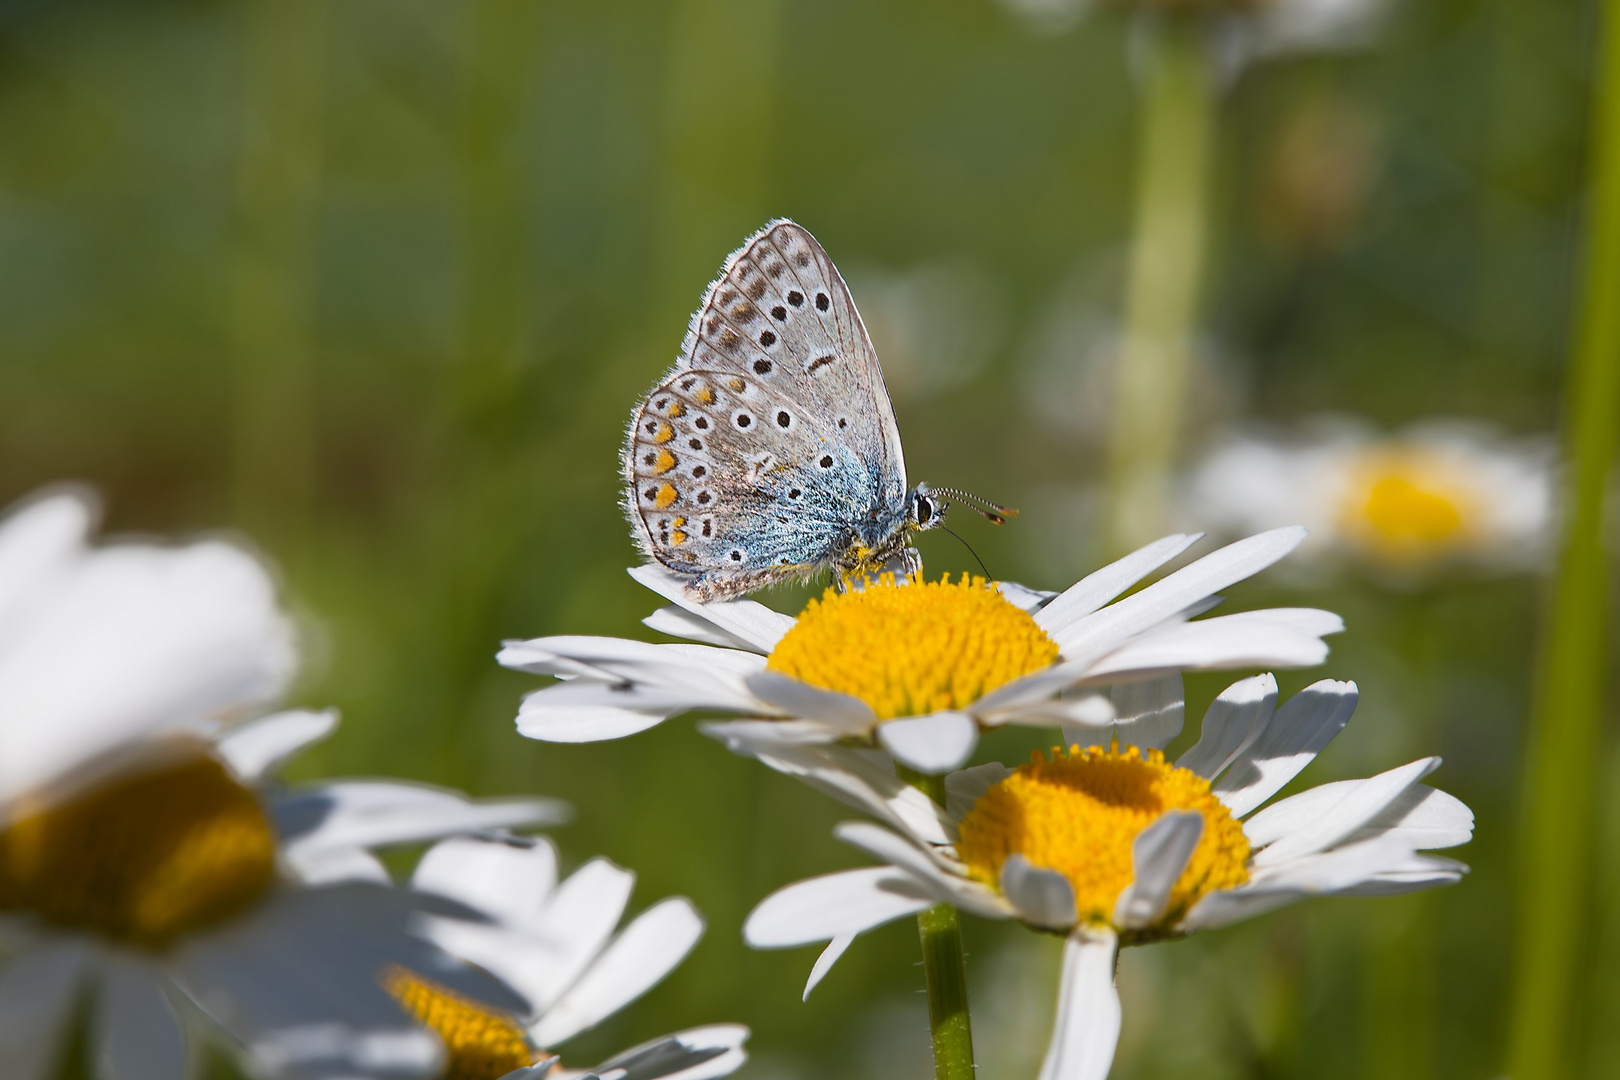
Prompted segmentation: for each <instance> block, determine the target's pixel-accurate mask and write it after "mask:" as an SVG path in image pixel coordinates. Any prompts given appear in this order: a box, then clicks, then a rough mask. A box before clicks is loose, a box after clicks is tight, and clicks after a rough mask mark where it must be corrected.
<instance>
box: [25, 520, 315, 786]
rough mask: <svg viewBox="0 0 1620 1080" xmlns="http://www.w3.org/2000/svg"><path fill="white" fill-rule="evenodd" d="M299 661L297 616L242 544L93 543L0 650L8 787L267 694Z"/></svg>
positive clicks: (41, 779)
mask: <svg viewBox="0 0 1620 1080" xmlns="http://www.w3.org/2000/svg"><path fill="white" fill-rule="evenodd" d="M294 661H295V650H294V647H293V631H292V626H291V624H290V623H289V622H288V620H287V619H286V618H285V617H284V616H283V615H282V613H281V612H280V610H279V609H278V608H277V606H276V598H275V592H274V589H273V586H272V582H271V579H270V575H269V574H268V573H267V572H266V571H265V569H264V567H263V566H261V565H260V564H259V562H258V560H257V559H255V558H254V557H253V556H251V555H249V554H248V553H247V552H244V551H242V550H240V549H238V548H235V547H232V546H230V545H228V544H223V543H217V542H210V543H201V544H193V545H190V546H188V547H183V548H158V547H152V546H147V545H133V544H131V545H127V546H121V547H108V548H102V549H100V550H97V551H93V552H91V553H89V554H88V555H86V556H85V557H84V558H83V559H81V560H80V561H79V563H78V565H77V567H76V569H75V570H74V571H73V572H72V573H71V574H70V575H68V579H67V580H66V581H65V582H63V584H62V587H61V588H60V589H57V590H55V591H54V592H53V595H52V597H51V601H50V604H49V606H48V609H47V610H41V611H40V612H39V613H38V615H37V617H36V618H33V619H31V620H29V626H28V628H27V633H26V634H25V635H23V636H22V637H20V638H18V639H17V640H15V641H14V642H12V644H11V647H9V648H8V649H6V650H5V652H4V653H3V654H0V800H5V799H9V798H11V797H14V796H16V795H18V794H20V793H22V792H24V791H28V790H31V789H35V788H37V787H38V786H39V785H42V784H45V783H47V782H48V781H50V780H52V779H53V778H56V777H58V776H60V775H61V774H63V773H64V772H65V771H67V770H69V769H71V768H73V767H74V766H76V765H78V764H80V763H82V762H85V761H88V760H90V759H92V758H94V757H96V756H97V755H100V754H103V753H105V752H107V751H111V750H114V749H116V748H117V747H120V746H122V745H125V744H127V743H129V742H130V741H131V740H135V739H142V738H145V737H147V736H150V735H153V734H156V733H159V732H163V731H175V730H188V731H189V730H196V729H197V728H199V727H202V726H204V725H211V724H213V723H216V722H217V721H218V720H220V719H222V718H227V717H229V716H232V715H233V714H235V713H237V712H239V711H241V710H243V709H245V708H247V707H249V706H251V705H254V704H257V703H260V702H263V701H267V700H269V699H270V698H272V697H274V696H276V695H277V694H279V693H280V692H281V691H282V690H283V689H284V688H285V686H286V684H287V682H288V680H289V679H290V677H291V675H292V672H293V667H294ZM86 665H89V666H91V667H93V668H94V671H95V677H94V678H86V677H85V676H84V670H85V667H86ZM63 793H65V791H64V790H58V791H57V792H56V794H63Z"/></svg>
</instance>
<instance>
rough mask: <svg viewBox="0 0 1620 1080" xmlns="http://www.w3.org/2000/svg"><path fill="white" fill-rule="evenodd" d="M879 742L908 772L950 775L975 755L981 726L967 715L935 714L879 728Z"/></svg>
mask: <svg viewBox="0 0 1620 1080" xmlns="http://www.w3.org/2000/svg"><path fill="white" fill-rule="evenodd" d="M877 737H878V742H880V743H882V744H883V748H884V749H885V750H887V751H888V752H889V753H890V754H891V755H893V757H894V759H895V760H896V761H898V762H899V763H900V764H902V765H904V766H906V767H907V768H908V769H915V770H916V771H917V772H920V773H924V774H927V775H929V776H937V775H939V774H940V773H946V772H950V771H951V770H952V769H956V768H960V767H961V765H962V764H963V763H964V762H965V761H967V759H968V758H970V757H972V756H973V749H974V747H976V746H978V745H979V725H978V723H977V722H976V721H975V720H974V719H973V717H971V716H969V715H968V714H967V713H961V712H936V713H930V714H928V715H927V716H914V717H908V718H906V719H904V720H889V721H887V722H886V723H883V724H880V725H878V729H877Z"/></svg>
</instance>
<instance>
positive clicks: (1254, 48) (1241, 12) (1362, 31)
mask: <svg viewBox="0 0 1620 1080" xmlns="http://www.w3.org/2000/svg"><path fill="white" fill-rule="evenodd" d="M1000 2H1001V5H1002V6H1003V7H1005V8H1007V9H1008V10H1009V11H1011V12H1012V13H1013V14H1014V15H1016V16H1018V17H1019V18H1020V19H1022V20H1023V21H1025V22H1026V23H1027V24H1028V25H1029V26H1030V27H1031V28H1032V29H1034V30H1036V31H1039V32H1042V33H1061V32H1063V31H1065V30H1069V29H1071V28H1073V27H1074V26H1076V25H1077V24H1078V23H1079V22H1080V21H1081V20H1082V19H1084V18H1085V17H1086V16H1087V15H1089V14H1090V13H1091V12H1092V11H1093V10H1095V9H1099V8H1101V9H1109V8H1112V9H1124V10H1135V11H1138V12H1140V13H1142V14H1152V15H1178V16H1198V17H1202V18H1206V19H1210V20H1212V21H1214V22H1215V23H1216V25H1217V26H1218V27H1219V28H1220V29H1221V30H1223V31H1224V32H1225V34H1226V36H1227V38H1228V40H1227V42H1226V44H1227V45H1228V47H1230V48H1232V49H1233V51H1234V52H1235V53H1236V57H1235V58H1236V59H1246V58H1247V57H1249V56H1253V55H1257V54H1270V53H1286V52H1336V51H1341V50H1345V49H1355V48H1360V47H1363V46H1366V45H1367V44H1368V43H1369V42H1370V41H1371V40H1372V38H1373V35H1374V34H1376V33H1377V32H1378V30H1379V28H1380V27H1381V26H1382V25H1383V23H1384V21H1385V19H1386V18H1387V16H1388V14H1389V6H1390V5H1389V3H1388V0H1000Z"/></svg>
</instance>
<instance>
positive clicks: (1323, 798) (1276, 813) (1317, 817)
mask: <svg viewBox="0 0 1620 1080" xmlns="http://www.w3.org/2000/svg"><path fill="white" fill-rule="evenodd" d="M1439 765H1440V759H1439V758H1437V757H1430V758H1423V759H1421V760H1418V761H1414V762H1411V763H1410V764H1407V765H1402V766H1400V767H1399V768H1395V769H1390V770H1389V771H1388V772H1384V773H1380V774H1379V775H1377V776H1374V777H1371V778H1370V779H1367V780H1361V781H1352V782H1350V783H1348V784H1335V785H1333V786H1332V787H1331V788H1329V789H1328V791H1329V792H1331V795H1328V794H1323V795H1318V796H1316V797H1315V798H1313V799H1311V800H1308V801H1306V802H1298V801H1296V799H1298V796H1295V798H1293V799H1284V800H1283V801H1282V802H1280V803H1277V804H1276V805H1275V806H1269V807H1267V808H1266V809H1264V810H1262V811H1260V813H1258V814H1256V815H1255V816H1254V818H1253V819H1252V821H1251V822H1249V823H1245V825H1244V829H1243V832H1244V835H1245V836H1248V837H1249V843H1250V844H1251V845H1253V846H1256V847H1260V844H1261V841H1257V840H1256V839H1255V837H1257V836H1258V837H1262V838H1264V837H1275V839H1274V840H1272V841H1271V842H1270V843H1269V845H1268V846H1265V847H1261V849H1260V851H1259V852H1258V854H1256V855H1255V856H1254V860H1253V865H1254V866H1255V867H1257V868H1258V867H1267V866H1275V865H1276V864H1278V863H1280V862H1285V861H1287V860H1288V859H1293V858H1297V857H1299V856H1301V855H1313V854H1315V853H1316V852H1318V851H1326V850H1327V849H1328V848H1330V847H1333V846H1334V845H1336V844H1340V843H1343V842H1344V841H1345V840H1346V839H1347V838H1348V837H1350V836H1351V835H1353V834H1354V833H1355V832H1356V831H1357V830H1358V829H1360V828H1361V827H1362V826H1363V825H1366V824H1367V823H1368V822H1369V821H1371V820H1373V819H1374V818H1375V817H1377V816H1378V815H1379V814H1381V813H1383V812H1384V811H1385V810H1387V809H1388V808H1389V807H1390V805H1391V804H1392V803H1394V802H1395V800H1396V799H1399V798H1400V797H1401V795H1403V794H1404V793H1405V792H1406V791H1407V790H1408V789H1409V788H1411V787H1412V785H1413V784H1416V783H1417V782H1418V781H1419V780H1421V779H1423V778H1424V777H1425V776H1427V775H1429V773H1431V772H1433V771H1434V770H1435V769H1436V768H1438V767H1439ZM1315 790H1316V791H1322V789H1321V788H1317V789H1315ZM1254 822H1258V824H1257V825H1255V831H1254V833H1253V834H1252V835H1251V834H1250V832H1249V825H1250V824H1252V823H1254Z"/></svg>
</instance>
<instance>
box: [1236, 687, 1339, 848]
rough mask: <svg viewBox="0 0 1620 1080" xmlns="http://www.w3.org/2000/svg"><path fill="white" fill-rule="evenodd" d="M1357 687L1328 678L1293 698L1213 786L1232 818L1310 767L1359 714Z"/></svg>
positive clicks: (1266, 797) (1238, 755) (1246, 810)
mask: <svg viewBox="0 0 1620 1080" xmlns="http://www.w3.org/2000/svg"><path fill="white" fill-rule="evenodd" d="M1357 693H1358V692H1357V690H1356V684H1355V683H1353V682H1338V681H1336V680H1334V679H1323V680H1322V681H1321V682H1316V683H1312V684H1311V685H1310V686H1307V687H1306V688H1305V689H1303V690H1301V691H1300V692H1299V693H1297V694H1295V695H1294V696H1293V697H1291V698H1289V699H1288V700H1287V701H1286V702H1285V703H1284V704H1283V706H1282V708H1280V709H1278V710H1277V711H1276V712H1275V713H1274V714H1272V717H1271V720H1270V722H1269V723H1267V724H1266V726H1265V728H1264V729H1263V730H1262V731H1261V732H1260V734H1259V735H1258V736H1256V737H1255V739H1254V741H1253V742H1251V743H1250V744H1249V745H1248V747H1247V748H1245V749H1243V750H1242V751H1240V752H1239V753H1238V754H1237V756H1236V757H1235V758H1234V759H1233V761H1232V764H1231V767H1229V768H1228V769H1227V770H1226V772H1224V773H1222V774H1221V776H1220V777H1219V778H1218V779H1217V780H1216V781H1215V782H1214V783H1213V784H1211V785H1210V790H1211V791H1213V792H1214V793H1215V796H1216V797H1217V798H1219V799H1220V800H1221V802H1223V803H1225V804H1226V808H1227V809H1228V810H1230V811H1231V812H1232V816H1233V817H1242V816H1243V815H1245V814H1247V813H1248V812H1249V811H1251V810H1253V809H1254V808H1255V807H1257V806H1259V805H1260V804H1261V803H1263V802H1265V801H1266V800H1267V799H1269V798H1271V797H1272V796H1273V795H1275V794H1276V793H1277V792H1278V791H1279V790H1280V789H1281V788H1282V786H1283V785H1284V784H1286V783H1288V781H1290V780H1292V779H1293V778H1294V777H1295V776H1297V775H1298V774H1299V771H1300V770H1301V769H1303V768H1304V767H1305V766H1306V765H1308V764H1310V762H1311V759H1312V758H1314V757H1315V756H1316V755H1317V754H1319V753H1320V752H1321V751H1322V748H1323V747H1325V746H1326V745H1327V744H1328V743H1330V742H1332V741H1333V737H1334V736H1335V735H1337V734H1338V733H1339V731H1340V730H1341V729H1342V728H1343V727H1344V725H1345V724H1346V723H1348V722H1349V720H1350V714H1351V713H1353V712H1355V710H1356V697H1357Z"/></svg>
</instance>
